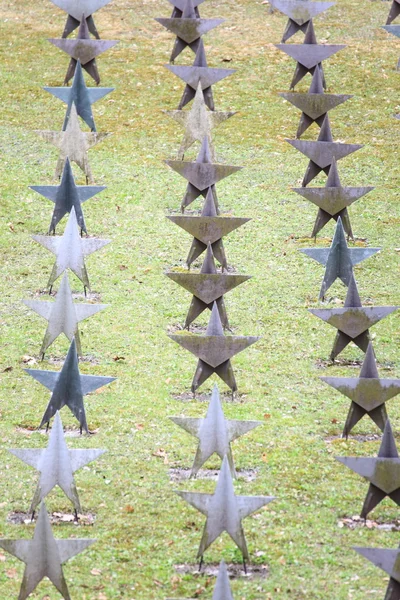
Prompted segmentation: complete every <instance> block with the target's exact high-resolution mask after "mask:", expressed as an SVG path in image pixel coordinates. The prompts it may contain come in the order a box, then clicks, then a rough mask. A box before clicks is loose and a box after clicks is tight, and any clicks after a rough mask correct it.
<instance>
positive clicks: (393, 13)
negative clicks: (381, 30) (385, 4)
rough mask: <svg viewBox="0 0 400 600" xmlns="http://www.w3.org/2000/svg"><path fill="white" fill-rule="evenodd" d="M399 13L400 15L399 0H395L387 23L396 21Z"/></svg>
mask: <svg viewBox="0 0 400 600" xmlns="http://www.w3.org/2000/svg"><path fill="white" fill-rule="evenodd" d="M399 15H400V4H399V2H398V0H393V2H392V5H391V7H390V10H389V14H388V18H387V21H386V25H390V23H391V22H392V21H394V20H395V19H396V18H397V17H398V16H399Z"/></svg>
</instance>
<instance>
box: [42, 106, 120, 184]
mask: <svg viewBox="0 0 400 600" xmlns="http://www.w3.org/2000/svg"><path fill="white" fill-rule="evenodd" d="M35 133H37V134H38V135H40V137H41V138H43V139H44V140H45V141H46V142H50V144H53V146H55V147H56V148H58V150H59V156H58V161H57V166H56V172H55V174H54V177H55V178H56V179H59V178H60V177H61V174H62V172H63V170H64V165H65V161H66V159H67V158H68V159H69V161H70V162H75V163H76V164H77V165H78V167H79V168H80V169H82V171H83V172H84V173H85V175H86V180H87V183H93V175H92V170H91V168H90V164H89V159H88V155H87V152H88V150H89V149H90V148H92V147H93V146H95V145H96V144H98V143H99V142H101V141H102V140H104V138H106V137H108V136H109V135H111V134H110V133H94V132H93V133H92V132H90V133H89V132H83V131H82V130H81V128H80V125H79V119H78V113H77V112H76V108H75V103H73V104H72V106H71V112H70V116H69V119H68V123H67V127H66V129H65V131H35Z"/></svg>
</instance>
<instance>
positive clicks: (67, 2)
mask: <svg viewBox="0 0 400 600" xmlns="http://www.w3.org/2000/svg"><path fill="white" fill-rule="evenodd" d="M51 1H52V2H53V4H55V5H56V6H58V8H61V10H63V11H65V12H66V13H67V14H68V19H67V23H66V25H65V29H64V33H63V38H66V37H67V36H68V35H69V34H70V33H72V32H73V31H74V30H75V29H76V28H77V27H79V24H80V22H81V18H82V14H84V15H86V20H87V24H88V27H89V31H90V33H92V34H93V35H94V36H95V37H96V38H97V39H99V34H98V32H97V29H96V26H95V24H94V20H93V17H92V15H93V13H95V12H96V11H97V10H99V9H100V8H103V6H106V4H108V3H109V2H110V1H111V0H79V2H77V0H51Z"/></svg>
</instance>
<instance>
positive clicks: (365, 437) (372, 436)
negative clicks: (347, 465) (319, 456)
mask: <svg viewBox="0 0 400 600" xmlns="http://www.w3.org/2000/svg"><path fill="white" fill-rule="evenodd" d="M347 439H348V440H356V441H357V442H376V441H378V440H381V439H382V436H381V435H379V433H359V434H357V435H349V436H348V438H347ZM335 440H344V441H346V438H344V437H342V435H330V436H328V437H326V438H325V441H326V442H333V441H335Z"/></svg>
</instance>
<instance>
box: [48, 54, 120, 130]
mask: <svg viewBox="0 0 400 600" xmlns="http://www.w3.org/2000/svg"><path fill="white" fill-rule="evenodd" d="M43 89H44V90H46V92H50V94H53V96H55V97H56V98H58V99H59V100H62V102H65V104H66V105H67V112H66V113H65V119H64V125H63V131H65V129H66V127H67V125H68V120H69V117H70V114H71V108H72V104H75V107H76V112H77V113H78V115H79V116H80V117H81V119H82V120H83V121H85V123H86V124H87V125H88V126H89V127H90V129H91V131H96V125H95V123H94V119H93V113H92V104H93V103H94V102H96V101H97V100H100V99H101V98H103V97H104V96H106V95H107V94H109V93H110V92H112V91H113V90H114V88H93V87H92V88H88V87H86V83H85V80H84V78H83V73H82V67H81V63H80V61H79V60H78V62H77V64H76V69H75V75H74V79H73V82H72V86H71V87H45V88H43Z"/></svg>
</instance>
